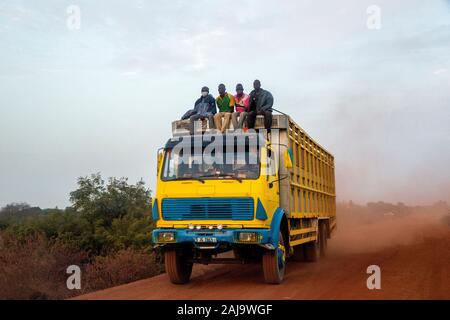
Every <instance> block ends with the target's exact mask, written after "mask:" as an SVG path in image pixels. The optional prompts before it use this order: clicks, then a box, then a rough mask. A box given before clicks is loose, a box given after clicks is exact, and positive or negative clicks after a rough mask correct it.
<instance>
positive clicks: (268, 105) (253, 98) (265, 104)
mask: <svg viewBox="0 0 450 320" xmlns="http://www.w3.org/2000/svg"><path fill="white" fill-rule="evenodd" d="M253 88H254V90H253V91H252V92H250V112H249V113H248V115H247V124H248V128H249V129H254V128H255V122H256V116H257V115H263V116H264V128H265V129H266V130H267V133H269V132H270V128H271V127H272V106H273V96H272V94H271V93H270V92H269V91H267V90H264V89H262V88H261V82H260V81H259V80H255V81H254V82H253Z"/></svg>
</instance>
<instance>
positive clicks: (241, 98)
mask: <svg viewBox="0 0 450 320" xmlns="http://www.w3.org/2000/svg"><path fill="white" fill-rule="evenodd" d="M234 101H235V110H236V111H235V112H234V113H233V115H232V116H231V122H232V123H233V128H234V129H235V130H236V129H242V127H243V125H244V121H245V120H246V118H247V114H248V111H249V107H250V96H249V95H248V94H246V93H244V87H243V86H242V84H240V83H238V84H237V85H236V95H235V96H234ZM238 117H239V122H238Z"/></svg>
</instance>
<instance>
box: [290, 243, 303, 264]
mask: <svg viewBox="0 0 450 320" xmlns="http://www.w3.org/2000/svg"><path fill="white" fill-rule="evenodd" d="M292 260H293V261H296V262H303V261H305V247H304V245H297V246H295V247H294V254H293V255H292Z"/></svg>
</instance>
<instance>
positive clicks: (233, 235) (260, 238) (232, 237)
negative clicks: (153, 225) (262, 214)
mask: <svg viewBox="0 0 450 320" xmlns="http://www.w3.org/2000/svg"><path fill="white" fill-rule="evenodd" d="M170 232H173V234H174V239H173V241H168V242H165V241H159V240H158V238H159V237H158V235H159V234H160V233H170ZM240 232H254V233H256V234H257V241H254V242H247V241H245V242H244V241H240V240H239V233H240ZM198 238H214V239H215V240H216V241H215V242H209V243H205V242H198V241H196V240H198ZM152 240H153V243H155V244H157V245H171V244H192V245H193V246H194V247H196V248H198V249H203V248H208V249H215V248H219V247H220V246H223V245H237V244H240V245H241V244H243V245H245V244H257V245H261V246H263V247H266V248H267V249H273V245H272V244H271V240H272V239H271V235H270V229H222V230H216V229H215V230H191V229H155V230H153V233H152Z"/></svg>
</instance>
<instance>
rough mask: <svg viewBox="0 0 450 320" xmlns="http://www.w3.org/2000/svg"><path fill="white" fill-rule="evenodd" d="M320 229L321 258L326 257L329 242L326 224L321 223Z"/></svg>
mask: <svg viewBox="0 0 450 320" xmlns="http://www.w3.org/2000/svg"><path fill="white" fill-rule="evenodd" d="M319 229H320V241H319V243H320V256H321V257H325V255H326V251H327V245H328V241H327V238H328V236H327V225H326V224H325V223H321V224H320V225H319Z"/></svg>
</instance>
